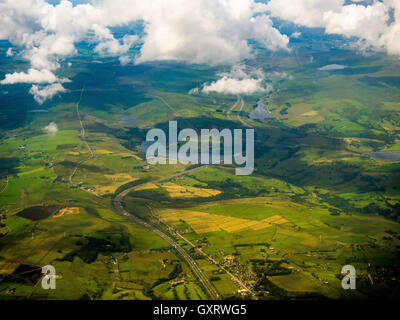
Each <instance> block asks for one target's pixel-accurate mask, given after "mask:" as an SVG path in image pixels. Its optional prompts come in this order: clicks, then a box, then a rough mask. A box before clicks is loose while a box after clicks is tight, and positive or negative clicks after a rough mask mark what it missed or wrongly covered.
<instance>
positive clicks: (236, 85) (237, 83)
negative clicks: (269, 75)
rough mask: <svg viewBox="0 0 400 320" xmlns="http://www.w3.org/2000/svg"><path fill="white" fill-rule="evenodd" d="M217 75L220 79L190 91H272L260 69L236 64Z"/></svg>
mask: <svg viewBox="0 0 400 320" xmlns="http://www.w3.org/2000/svg"><path fill="white" fill-rule="evenodd" d="M219 75H220V76H221V79H219V80H217V81H214V82H211V83H209V84H204V85H203V86H202V88H195V89H193V90H191V92H190V93H192V94H195V93H199V92H203V93H211V92H216V93H222V94H253V93H256V92H266V91H272V86H271V85H270V84H265V81H264V80H265V77H264V73H263V72H262V70H261V69H252V68H249V67H246V66H244V65H236V66H233V67H232V70H231V71H230V72H229V73H221V74H219Z"/></svg>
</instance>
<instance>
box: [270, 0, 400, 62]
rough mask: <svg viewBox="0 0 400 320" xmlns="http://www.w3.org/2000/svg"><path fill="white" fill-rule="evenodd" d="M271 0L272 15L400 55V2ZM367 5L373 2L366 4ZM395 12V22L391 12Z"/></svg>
mask: <svg viewBox="0 0 400 320" xmlns="http://www.w3.org/2000/svg"><path fill="white" fill-rule="evenodd" d="M352 2H354V3H351V4H345V1H344V0H324V1H321V0H296V1H292V0H271V1H270V2H269V3H268V4H267V7H268V10H269V12H270V13H271V15H272V16H274V17H278V18H281V19H284V20H288V21H291V22H293V23H295V24H298V25H303V26H307V27H321V28H325V31H326V33H328V34H339V35H343V36H345V37H357V38H358V39H359V41H358V44H359V47H360V48H361V49H365V48H366V47H370V48H373V49H378V50H380V49H384V50H386V51H387V52H388V53H389V54H396V55H399V54H400V41H399V39H400V1H398V0H382V1H371V2H364V3H362V2H363V1H358V0H357V1H352ZM365 3H369V4H368V5H366V4H365ZM391 10H394V20H393V21H391V20H390V11H391Z"/></svg>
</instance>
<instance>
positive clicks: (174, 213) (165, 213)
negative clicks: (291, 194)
mask: <svg viewBox="0 0 400 320" xmlns="http://www.w3.org/2000/svg"><path fill="white" fill-rule="evenodd" d="M157 213H158V214H159V215H160V217H161V219H162V220H163V221H165V222H166V223H169V222H177V221H179V220H183V221H185V222H186V223H187V224H189V225H190V227H191V228H192V229H193V230H194V232H196V233H197V234H201V233H207V232H214V231H221V230H224V231H226V232H237V231H241V230H244V229H248V228H250V229H253V230H261V229H264V228H269V227H272V226H273V225H275V224H284V223H287V222H289V221H287V220H286V219H283V218H282V217H280V216H273V217H269V218H267V219H264V220H261V221H257V220H249V219H241V218H234V217H227V216H220V215H216V214H208V213H205V212H199V211H189V210H175V209H166V210H160V211H158V212H157Z"/></svg>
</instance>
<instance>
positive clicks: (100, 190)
mask: <svg viewBox="0 0 400 320" xmlns="http://www.w3.org/2000/svg"><path fill="white" fill-rule="evenodd" d="M105 178H107V180H108V182H109V183H108V184H106V185H98V186H96V189H95V193H96V194H97V195H103V194H110V193H114V192H115V191H117V189H118V188H119V187H120V186H123V185H124V184H126V183H128V182H132V181H136V180H138V179H139V178H134V177H132V176H131V175H129V174H126V173H117V174H106V175H105Z"/></svg>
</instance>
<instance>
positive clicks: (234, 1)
mask: <svg viewBox="0 0 400 320" xmlns="http://www.w3.org/2000/svg"><path fill="white" fill-rule="evenodd" d="M266 9H267V7H266V5H265V4H262V3H259V2H256V1H255V0H212V1H211V0H196V1H187V0H169V1H165V0H146V1H143V0H130V1H127V0H92V1H88V2H87V3H86V4H78V5H74V4H73V3H72V2H71V1H68V0H61V1H60V2H59V3H58V4H56V5H54V4H50V3H48V2H46V1H45V0H23V1H15V0H1V1H0V39H7V40H9V41H10V42H11V43H12V44H13V46H15V47H17V48H18V49H19V52H20V53H21V56H22V57H24V58H25V59H27V60H29V62H30V65H31V70H35V74H36V75H35V76H30V75H29V72H31V73H32V71H28V73H26V74H11V75H7V76H6V79H4V80H3V81H2V83H3V84H6V83H7V84H9V83H16V81H17V80H13V79H20V80H21V79H22V80H23V81H24V82H34V81H31V78H36V77H39V75H38V73H39V72H40V73H41V74H42V76H44V74H45V73H46V77H47V80H48V81H47V82H48V83H55V82H56V80H55V79H54V74H53V76H51V74H52V73H54V71H55V70H57V69H58V68H59V67H60V63H59V60H60V58H63V57H66V56H70V55H73V54H75V53H76V48H75V44H76V43H77V42H79V41H83V40H85V39H88V40H89V41H93V42H96V43H97V44H96V45H95V49H94V51H95V52H96V53H98V54H100V55H109V56H116V57H119V60H120V62H121V64H127V63H132V62H135V63H142V62H148V61H154V60H177V61H183V62H187V63H205V64H210V65H218V64H232V65H233V64H235V63H238V62H240V61H241V60H243V59H246V58H250V57H252V48H251V46H250V45H249V40H256V41H258V42H259V43H260V44H261V45H262V46H264V47H265V48H267V49H269V50H287V49H288V43H289V38H288V37H287V36H286V35H283V34H281V33H280V31H279V30H278V29H276V28H275V27H274V26H273V23H272V20H271V19H270V17H269V16H268V15H267V14H266V13H265V11H266ZM132 22H141V23H143V26H144V32H143V34H142V35H141V37H140V38H139V36H138V35H126V36H124V37H123V38H122V39H116V38H115V37H114V35H113V34H112V32H111V31H110V28H111V27H115V26H125V25H129V24H131V23H132ZM136 44H139V45H140V48H139V53H138V54H137V55H136V56H132V53H130V52H129V51H130V48H131V47H132V46H134V45H136ZM13 81H15V82H13ZM19 82H22V81H19ZM42 82H43V83H44V82H45V81H44V80H43V81H40V82H35V83H42Z"/></svg>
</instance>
